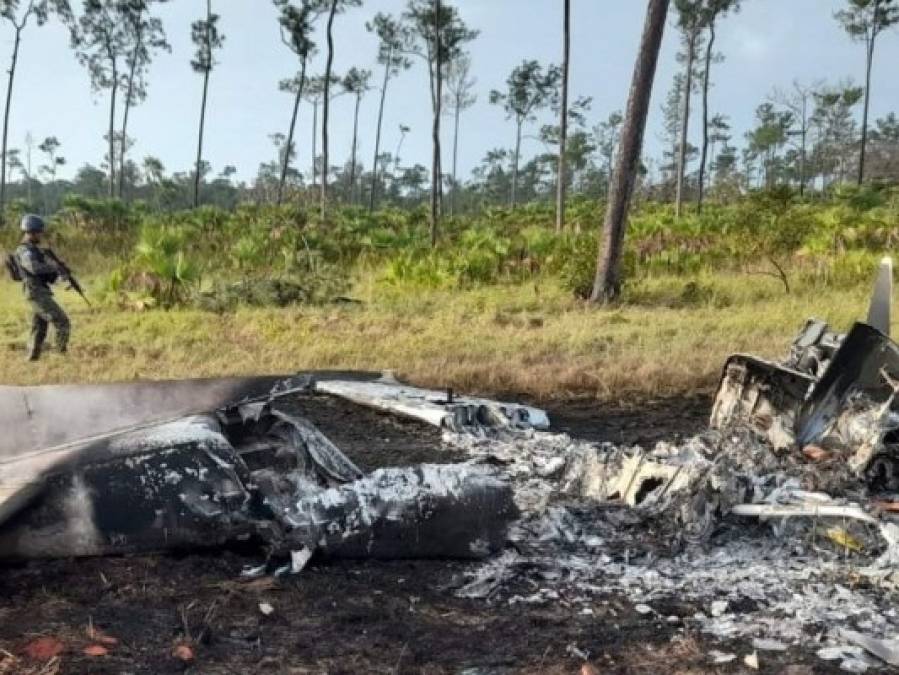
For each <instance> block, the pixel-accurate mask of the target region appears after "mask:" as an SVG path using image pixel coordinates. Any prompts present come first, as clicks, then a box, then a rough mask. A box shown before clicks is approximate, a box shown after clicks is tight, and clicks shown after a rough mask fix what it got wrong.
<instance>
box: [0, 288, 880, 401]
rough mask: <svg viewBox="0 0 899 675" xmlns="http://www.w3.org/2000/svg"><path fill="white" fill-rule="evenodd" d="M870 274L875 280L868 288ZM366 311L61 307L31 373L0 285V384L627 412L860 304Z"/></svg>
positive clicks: (693, 291) (543, 291)
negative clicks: (231, 390) (572, 401)
mask: <svg viewBox="0 0 899 675" xmlns="http://www.w3.org/2000/svg"><path fill="white" fill-rule="evenodd" d="M873 273H874V271H873V270H872V277H873ZM351 295H352V297H353V298H355V299H358V300H360V301H361V303H360V304H340V305H337V304H335V305H327V306H315V307H313V306H296V307H291V308H287V309H274V308H272V309H250V308H246V309H239V310H237V311H235V312H233V313H228V314H223V315H217V314H212V313H208V312H202V311H198V310H190V309H175V310H168V311H165V310H152V311H145V312H135V311H127V310H121V309H118V308H115V307H111V306H108V305H99V306H97V307H96V308H94V309H88V308H87V307H86V306H85V305H84V304H83V302H82V301H81V299H80V298H78V297H77V296H76V295H74V294H73V293H70V292H68V291H59V292H58V296H59V297H60V299H61V301H62V303H63V304H64V305H65V307H66V308H67V309H68V310H69V311H70V313H71V315H72V319H73V324H74V333H73V341H72V348H71V353H70V354H69V355H68V356H67V357H66V358H61V357H60V356H59V355H57V354H55V353H53V352H50V353H48V355H47V357H46V358H45V359H44V360H42V361H41V362H40V363H38V364H29V363H26V362H25V360H24V356H25V352H24V343H25V340H26V338H27V324H28V314H27V308H26V306H25V303H24V301H23V299H22V296H21V292H20V290H19V289H18V288H17V287H16V286H15V285H13V284H12V283H3V284H2V285H0V372H2V381H3V382H4V383H7V384H34V383H51V382H52V383H58V382H89V381H113V380H127V379H133V378H147V379H160V378H182V377H198V376H217V375H228V374H245V373H289V372H293V371H297V370H303V369H313V368H352V369H390V370H393V371H395V373H396V374H397V375H398V376H399V377H401V378H403V379H406V380H408V381H411V382H414V383H418V384H422V385H428V386H440V387H443V386H452V387H455V388H457V389H458V390H465V391H472V392H492V393H510V394H516V395H523V396H526V397H529V398H533V399H538V400H539V399H551V398H564V397H572V396H585V397H594V398H596V399H598V400H606V401H612V400H614V401H632V400H638V399H645V398H650V397H656V396H664V395H677V394H682V393H683V394H685V393H689V392H694V391H697V390H705V389H709V388H711V387H713V386H714V384H715V382H716V380H717V377H718V373H719V372H720V368H721V366H722V364H723V361H724V358H725V357H726V355H727V354H729V353H732V352H735V351H750V352H753V353H759V354H763V355H769V356H779V355H782V354H783V353H784V352H785V350H786V349H787V346H788V344H789V341H790V340H791V338H792V337H793V336H794V334H795V332H796V331H797V330H798V328H799V327H800V326H801V325H802V323H803V321H804V320H805V319H806V318H807V317H809V316H816V317H819V318H824V319H827V320H829V321H831V322H832V323H833V324H834V325H835V326H836V327H839V328H845V327H848V325H849V324H850V323H851V321H853V320H854V319H857V318H861V317H863V316H864V314H865V312H866V307H867V295H868V288H867V287H863V286H858V287H856V288H852V289H843V290H821V289H820V288H811V287H809V288H804V287H802V286H801V285H800V286H799V287H798V288H796V289H794V292H793V294H792V295H789V296H787V295H785V294H784V292H783V289H782V287H781V286H780V284H779V282H777V281H776V280H773V279H768V278H765V277H758V276H733V275H716V276H705V277H700V278H694V279H692V280H691V279H685V278H684V277H671V278H664V277H663V278H656V279H649V280H644V281H642V282H640V283H639V284H638V285H637V286H635V287H633V288H631V289H630V290H629V292H628V301H627V303H626V304H623V305H622V306H619V307H615V308H607V309H596V308H594V307H591V306H589V305H586V304H584V303H582V302H580V301H578V300H575V299H573V298H572V297H571V294H570V293H568V292H566V291H563V290H562V289H561V288H559V287H558V286H557V285H555V284H554V283H550V282H547V283H545V284H541V285H539V286H537V287H535V286H534V285H533V284H523V285H500V286H490V287H485V288H483V289H470V290H446V291H441V290H425V289H422V290H417V291H412V290H410V289H409V288H404V289H393V288H390V287H385V286H384V285H383V284H378V283H376V281H375V279H374V278H363V279H361V280H359V281H357V283H356V284H355V286H354V288H353V292H352V293H351Z"/></svg>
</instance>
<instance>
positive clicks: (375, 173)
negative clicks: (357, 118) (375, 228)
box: [368, 48, 393, 212]
mask: <svg viewBox="0 0 899 675" xmlns="http://www.w3.org/2000/svg"><path fill="white" fill-rule="evenodd" d="M392 59H393V49H392V48H391V49H390V51H389V52H388V54H387V64H386V65H385V66H384V85H383V86H382V87H381V104H380V106H378V128H377V130H376V131H375V158H374V161H373V162H372V163H371V167H372V168H371V197H370V199H369V202H368V210H369V212H372V211H374V210H375V195H376V194H377V191H378V181H379V180H380V176H381V171H380V164H379V163H378V155H379V154H380V152H381V124H382V123H383V121H384V101H385V100H386V98H387V83H388V82H389V81H390V62H391V60H392Z"/></svg>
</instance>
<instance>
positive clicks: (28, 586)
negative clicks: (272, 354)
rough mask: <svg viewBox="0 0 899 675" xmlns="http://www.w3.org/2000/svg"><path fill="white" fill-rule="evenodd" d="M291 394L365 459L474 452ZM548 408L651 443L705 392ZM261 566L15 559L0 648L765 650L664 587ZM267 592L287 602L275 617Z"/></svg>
mask: <svg viewBox="0 0 899 675" xmlns="http://www.w3.org/2000/svg"><path fill="white" fill-rule="evenodd" d="M292 405H295V406H296V407H297V408H298V409H299V410H300V411H302V413H303V414H305V415H306V416H307V417H308V418H309V419H310V420H311V421H312V422H314V423H315V424H316V425H318V426H319V428H320V429H321V430H322V431H323V432H324V433H325V434H327V435H328V436H329V437H330V438H331V439H332V440H333V441H335V443H337V445H338V446H339V447H341V448H342V449H343V450H344V451H345V452H346V453H347V454H348V455H349V456H350V457H351V458H352V459H353V460H354V461H356V462H357V463H358V464H360V465H361V466H362V468H363V469H365V470H370V469H374V468H377V467H382V466H397V465H403V464H409V463H413V462H452V461H458V460H460V459H462V456H461V455H460V454H459V451H457V450H453V449H451V448H447V447H445V446H443V445H442V444H441V442H440V434H439V432H437V431H435V430H433V429H431V428H429V427H426V426H424V425H420V424H418V423H415V422H406V421H398V420H396V419H395V418H392V417H389V416H385V415H381V414H378V413H376V412H372V411H369V410H366V409H361V408H358V407H356V406H354V405H352V404H348V403H345V402H341V401H337V400H334V399H330V398H327V397H320V396H310V397H303V398H298V399H297V400H296V401H294V402H293V403H292ZM548 407H549V408H550V412H551V414H553V416H554V418H555V420H556V422H557V425H558V428H560V429H561V430H565V431H567V432H569V433H571V434H572V435H573V436H576V437H582V438H587V439H590V440H608V441H615V442H624V443H649V442H652V441H654V440H658V439H659V438H662V437H668V438H670V437H672V436H675V435H685V434H689V433H692V432H695V431H697V430H699V429H701V428H702V427H703V426H704V425H705V423H706V414H707V410H708V402H707V399H705V398H703V397H695V398H687V399H683V398H681V399H676V400H660V401H655V402H652V403H650V404H648V405H647V406H643V407H640V408H637V407H635V406H618V407H609V406H597V405H596V404H595V403H580V402H574V403H569V404H559V403H557V404H554V405H550V406H548ZM258 562H259V555H258V553H253V552H249V551H227V552H207V553H204V554H192V555H183V556H135V557H124V558H97V559H86V560H69V561H50V562H34V563H29V564H25V565H20V566H13V567H6V568H5V569H3V570H2V574H0V598H2V600H0V647H2V648H3V649H5V650H7V651H8V652H10V653H11V654H12V655H14V656H15V657H16V659H15V660H14V659H13V658H11V657H6V658H5V659H4V656H3V653H2V652H0V672H2V673H7V672H10V673H11V672H35V673H36V672H41V671H40V668H41V667H42V664H41V663H39V662H37V661H31V660H29V659H28V658H27V657H25V656H23V654H22V650H23V649H24V648H25V646H26V645H27V644H29V643H30V642H32V641H33V640H34V639H35V638H37V637H40V636H55V637H56V638H58V639H59V640H60V641H61V642H62V643H63V644H64V645H65V647H66V651H65V652H64V653H63V654H62V655H61V660H60V667H59V670H58V671H57V672H62V673H110V674H111V673H168V672H181V671H184V670H187V671H189V672H195V673H250V672H273V673H307V672H330V673H342V672H346V673H358V672H409V673H412V672H428V673H444V672H446V673H457V672H470V673H500V672H501V673H506V672H551V673H552V672H558V673H576V672H578V671H579V669H580V667H581V665H582V664H583V657H582V656H580V655H579V653H578V652H581V653H585V654H588V655H589V657H590V661H591V663H593V664H594V665H595V666H596V667H597V668H598V670H599V671H600V672H603V673H607V672H629V673H657V672H738V671H740V670H741V669H742V668H743V666H742V664H741V661H740V660H737V661H736V662H734V663H732V664H729V665H727V666H712V665H710V661H709V658H708V651H709V650H710V649H720V650H722V651H732V652H734V653H737V654H740V655H741V657H742V655H745V654H749V653H751V652H752V651H753V650H752V648H751V647H750V646H749V645H746V644H739V643H731V644H728V643H724V644H722V643H716V642H713V641H711V640H709V639H708V638H705V637H703V636H702V635H699V634H697V633H696V632H695V630H694V629H693V628H692V627H691V621H690V617H692V616H693V615H694V614H695V613H696V612H697V611H700V609H701V608H700V607H697V606H695V605H693V604H691V603H684V602H679V601H678V600H677V599H676V598H671V599H668V600H665V601H663V600H661V599H660V601H659V602H658V603H655V608H656V611H657V612H658V613H657V614H653V615H641V614H639V613H638V612H637V611H635V609H634V607H633V604H632V603H631V602H630V601H629V600H628V598H626V597H616V596H613V595H610V596H606V597H598V598H596V599H595V601H594V603H593V605H592V606H591V607H589V609H590V610H591V611H592V614H584V613H582V611H583V609H582V608H583V604H577V605H575V604H574V603H570V602H569V601H568V599H566V598H564V597H562V598H560V599H559V601H558V602H556V603H553V604H551V605H545V606H535V605H515V606H512V607H510V606H509V605H508V604H506V603H504V602H503V603H489V602H484V601H478V600H463V599H459V598H456V597H455V596H454V595H453V593H452V589H453V588H454V587H456V586H458V585H459V584H460V583H461V577H462V574H463V572H464V570H465V565H464V564H462V563H455V562H447V561H402V562H389V563H388V562H371V561H366V562H329V561H320V562H319V564H316V565H314V566H311V567H310V568H307V569H306V570H305V571H304V572H303V574H302V575H300V576H298V577H293V578H287V579H282V580H277V581H276V580H272V579H261V580H256V581H252V582H241V581H239V580H238V575H239V573H240V570H241V569H242V568H243V567H244V566H245V565H249V564H256V563H258ZM260 603H269V604H271V605H272V607H273V608H274V612H273V613H272V614H271V615H270V616H264V615H263V614H262V613H261V612H260V609H259V604H260ZM747 609H750V610H751V608H747ZM90 625H93V626H95V627H97V628H99V629H101V630H102V631H104V632H105V633H106V634H108V635H111V636H114V637H115V638H117V639H118V640H119V644H118V645H115V646H113V647H112V648H111V650H110V654H109V655H108V656H105V657H100V658H97V657H88V656H85V655H84V654H83V651H82V650H83V648H84V647H85V646H86V645H88V644H90V640H89V639H88V637H87V631H88V627H89V626H90ZM185 639H186V640H187V641H189V642H191V643H193V644H194V652H195V660H194V662H193V663H192V664H185V663H184V662H182V661H179V660H177V659H175V658H173V657H172V655H171V653H172V648H173V646H174V645H175V644H178V643H179V642H183V641H185ZM571 648H574V649H571ZM760 660H761V665H762V670H763V671H767V672H790V673H794V674H796V673H811V672H816V673H817V672H827V671H826V668H827V664H824V663H822V662H821V661H820V660H818V659H816V658H815V656H814V655H813V654H803V653H797V652H795V651H791V652H786V653H781V654H768V653H762V654H760ZM4 664H5V665H6V667H7V669H6V670H4ZM803 664H807V665H803ZM44 672H46V671H44Z"/></svg>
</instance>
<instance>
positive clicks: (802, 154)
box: [799, 94, 808, 197]
mask: <svg viewBox="0 0 899 675" xmlns="http://www.w3.org/2000/svg"><path fill="white" fill-rule="evenodd" d="M807 105H808V99H807V97H806V96H805V95H804V94H803V96H802V129H801V132H800V133H801V137H802V141H801V143H802V146H801V148H800V150H799V196H800V197H804V196H805V181H806V178H805V162H806V157H805V154H806V142H807V137H808V109H807Z"/></svg>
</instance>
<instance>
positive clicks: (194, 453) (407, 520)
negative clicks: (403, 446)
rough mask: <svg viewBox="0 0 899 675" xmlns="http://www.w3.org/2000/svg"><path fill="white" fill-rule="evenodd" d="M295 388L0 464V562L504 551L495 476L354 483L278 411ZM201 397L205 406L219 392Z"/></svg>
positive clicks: (281, 383)
mask: <svg viewBox="0 0 899 675" xmlns="http://www.w3.org/2000/svg"><path fill="white" fill-rule="evenodd" d="M265 384H266V383H259V382H257V381H254V383H253V387H254V388H258V386H265ZM298 384H299V385H302V386H303V387H305V389H306V390H307V391H308V390H309V389H311V388H312V387H314V378H312V377H306V378H296V377H294V378H290V379H283V380H278V381H277V382H276V383H275V384H274V385H270V386H269V388H270V391H269V393H268V394H265V395H262V396H251V397H244V399H243V400H241V401H239V402H236V403H233V404H231V405H226V406H223V407H220V408H218V409H215V410H212V411H210V412H208V413H206V414H199V415H187V416H184V417H178V418H176V419H173V420H170V421H162V422H153V423H148V424H144V425H138V426H136V427H135V426H132V427H130V428H127V429H124V430H121V431H110V432H106V433H101V434H94V435H92V436H90V437H89V438H88V439H85V440H80V441H79V440H76V441H70V442H68V443H64V444H62V445H60V446H56V447H50V448H44V449H39V450H33V451H31V452H26V453H19V454H15V453H12V456H10V455H9V453H8V454H7V456H6V458H5V459H3V460H2V462H0V486H2V488H3V490H4V492H3V494H2V496H3V500H0V501H2V503H0V508H2V507H5V508H2V518H0V557H20V558H31V557H57V556H87V555H103V554H110V553H129V552H137V551H157V550H164V549H195V548H202V547H215V546H221V545H224V544H229V543H234V542H241V541H243V542H246V541H252V542H256V543H258V544H259V545H260V546H261V547H263V548H264V549H265V550H266V551H267V552H269V553H271V554H273V555H275V556H278V555H281V556H286V555H287V554H289V553H291V552H297V551H304V552H305V556H306V557H307V558H308V557H309V556H311V555H312V553H316V552H317V553H320V554H323V555H326V556H338V557H377V558H408V557H454V558H480V557H484V556H486V555H489V554H491V553H492V552H494V551H496V550H498V549H499V548H501V547H502V546H503V544H504V542H505V533H506V528H507V526H508V524H509V522H511V521H512V520H513V519H514V518H515V517H516V516H517V510H516V508H515V505H514V503H513V500H512V489H511V486H510V485H509V484H508V482H507V481H505V480H501V479H500V478H499V476H498V474H497V473H496V472H495V470H494V469H492V468H491V467H487V466H477V465H472V464H462V465H420V466H413V467H408V468H397V469H381V470H378V471H375V472H373V473H372V474H370V475H368V476H366V475H363V472H362V471H361V470H360V469H359V468H358V467H357V466H356V465H355V464H354V463H353V462H352V461H351V460H350V459H349V458H348V457H347V456H346V455H344V454H343V452H341V451H340V449H339V448H337V447H336V446H335V445H334V444H333V443H332V442H331V441H330V440H329V439H328V438H327V437H325V436H324V435H323V434H322V433H321V432H320V431H319V430H318V429H317V428H316V427H315V426H313V425H312V424H311V423H310V422H309V421H307V420H306V419H304V418H303V417H301V416H299V415H297V414H296V412H295V410H294V409H293V408H291V407H290V406H286V407H285V406H282V405H281V403H282V402H284V401H286V400H287V399H288V398H289V397H290V396H291V395H292V394H293V393H295V392H296V390H297V388H298ZM194 386H195V385H190V386H188V389H190V388H192V387H194ZM154 387H155V385H154ZM213 388H214V389H215V390H216V392H215V393H214V394H213V395H212V397H213V398H214V397H215V396H219V394H218V391H219V390H220V389H221V385H220V384H219V383H215V384H214V386H213ZM251 390H252V388H251ZM253 393H254V394H255V393H257V392H256V391H254V392H253ZM213 398H209V397H207V398H206V399H204V400H213ZM168 405H169V406H170V408H171V405H173V404H168Z"/></svg>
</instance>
